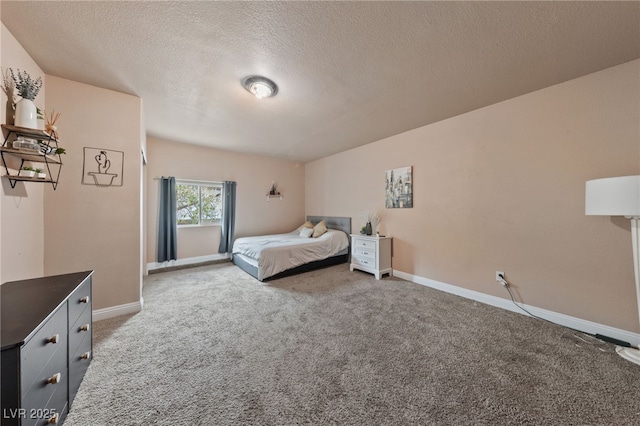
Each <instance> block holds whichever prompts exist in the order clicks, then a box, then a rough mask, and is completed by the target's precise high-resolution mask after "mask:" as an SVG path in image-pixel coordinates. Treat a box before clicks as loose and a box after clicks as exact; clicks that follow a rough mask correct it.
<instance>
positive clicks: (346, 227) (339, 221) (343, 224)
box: [307, 216, 351, 235]
mask: <svg viewBox="0 0 640 426" xmlns="http://www.w3.org/2000/svg"><path fill="white" fill-rule="evenodd" d="M307 220H309V221H311V223H313V224H314V225H315V224H316V223H318V222H320V221H321V220H324V223H325V225H327V228H329V229H339V230H341V231H343V232H346V233H347V235H351V218H350V217H339V216H307Z"/></svg>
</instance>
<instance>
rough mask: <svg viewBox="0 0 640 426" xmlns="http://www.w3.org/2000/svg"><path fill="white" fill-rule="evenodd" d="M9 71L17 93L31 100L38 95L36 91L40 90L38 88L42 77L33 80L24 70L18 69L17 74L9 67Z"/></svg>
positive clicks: (40, 85)
mask: <svg viewBox="0 0 640 426" xmlns="http://www.w3.org/2000/svg"><path fill="white" fill-rule="evenodd" d="M9 71H10V72H11V78H12V79H13V82H14V83H15V87H16V89H17V91H18V95H20V96H21V97H22V98H24V99H29V100H31V101H33V100H34V99H35V98H36V96H38V92H40V88H41V87H42V77H38V78H36V79H35V80H34V79H32V78H31V76H30V75H29V74H28V73H27V72H26V71H20V70H18V73H17V74H18V75H17V76H16V74H14V73H13V69H11V68H9Z"/></svg>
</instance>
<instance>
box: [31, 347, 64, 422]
mask: <svg viewBox="0 0 640 426" xmlns="http://www.w3.org/2000/svg"><path fill="white" fill-rule="evenodd" d="M58 355H62V356H58ZM56 375H59V376H58V377H56V379H57V381H54V380H52V379H53V378H54V377H55V376H56ZM68 386H69V377H68V375H67V356H66V351H59V352H56V356H55V357H54V358H53V359H52V360H51V361H50V362H49V363H48V364H47V365H46V366H45V367H44V368H43V369H42V370H41V371H40V373H39V374H38V375H37V376H36V378H35V380H34V381H33V384H32V386H31V387H30V388H29V391H28V392H27V393H26V394H25V395H24V397H23V399H22V406H23V407H24V409H25V410H26V413H27V414H29V416H28V417H34V418H32V419H30V420H32V421H33V423H31V424H35V423H36V420H38V417H40V418H41V419H40V420H42V417H44V416H43V415H40V414H37V415H33V413H38V411H39V410H44V409H45V408H47V407H49V401H50V400H51V398H52V397H53V396H54V393H55V394H57V395H58V396H60V395H62V397H63V400H64V401H66V399H67V389H68ZM54 402H55V400H54ZM63 406H64V404H62V405H60V404H58V407H56V409H60V410H61V409H62V408H63Z"/></svg>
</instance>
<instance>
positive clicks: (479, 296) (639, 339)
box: [393, 269, 640, 346]
mask: <svg viewBox="0 0 640 426" xmlns="http://www.w3.org/2000/svg"><path fill="white" fill-rule="evenodd" d="M393 275H394V276H396V277H398V278H402V279H403V280H406V281H411V282H413V283H416V284H420V285H424V286H426V287H431V288H434V289H436V290H441V291H444V292H446V293H451V294H455V295H458V296H461V297H464V298H466V299H471V300H475V301H477V302H480V303H484V304H487V305H491V306H495V307H498V308H502V309H506V310H508V311H512V312H516V313H518V314H522V315H527V316H529V315H528V314H527V313H525V312H524V311H523V310H521V309H519V308H518V307H517V306H515V305H514V304H513V302H512V301H511V300H510V299H503V298H501V297H495V296H491V295H488V294H484V293H480V292H478V291H473V290H468V289H466V288H462V287H458V286H455V285H451V284H446V283H443V282H440V281H435V280H432V279H429V278H424V277H420V276H417V275H412V274H408V273H406V272H402V271H398V270H396V269H394V270H393ZM520 306H522V307H523V308H525V309H526V310H527V311H529V312H531V313H532V314H533V315H535V316H537V317H540V318H544V319H546V320H548V321H551V322H553V323H556V324H559V325H563V326H565V327H570V328H572V329H574V330H580V331H583V332H585V333H589V334H594V335H595V334H600V335H603V336H607V337H613V338H614V339H618V340H622V341H625V342H629V343H630V344H632V345H635V346H638V345H639V344H640V334H637V333H633V332H630V331H626V330H621V329H619V328H614V327H610V326H608V325H604V324H599V323H596V322H592V321H587V320H584V319H581V318H576V317H572V316H569V315H565V314H560V313H558V312H553V311H549V310H546V309H542V308H537V307H535V306H530V305H525V304H524V303H520Z"/></svg>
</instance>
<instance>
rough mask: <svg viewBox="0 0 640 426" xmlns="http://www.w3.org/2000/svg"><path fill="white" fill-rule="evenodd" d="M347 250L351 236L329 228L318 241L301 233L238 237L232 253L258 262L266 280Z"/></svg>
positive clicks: (260, 273) (260, 276) (260, 271)
mask: <svg viewBox="0 0 640 426" xmlns="http://www.w3.org/2000/svg"><path fill="white" fill-rule="evenodd" d="M347 247H349V237H347V234H345V233H344V232H342V231H338V230H335V229H329V230H327V232H326V233H324V234H323V235H321V236H319V237H318V238H306V237H301V236H300V235H299V234H298V232H297V231H295V232H290V233H288V234H275V235H262V236H258V237H245V238H238V239H237V240H236V241H235V242H234V243H233V250H232V251H233V254H234V255H236V254H242V255H243V256H246V257H248V258H251V259H255V260H257V262H258V279H259V280H263V279H265V278H268V277H270V276H273V275H275V274H277V273H280V272H282V271H286V270H287V269H291V268H295V267H296V266H300V265H303V264H305V263H309V262H313V261H315V260H322V259H326V258H328V257H331V256H335V255H336V254H338V253H339V252H340V251H342V250H344V249H346V248H347Z"/></svg>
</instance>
